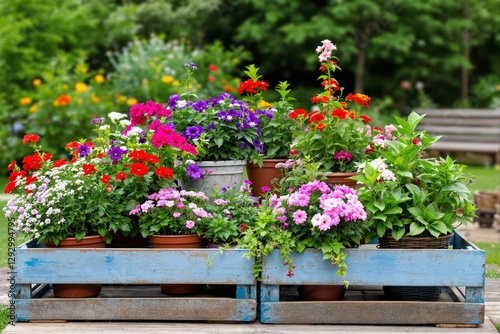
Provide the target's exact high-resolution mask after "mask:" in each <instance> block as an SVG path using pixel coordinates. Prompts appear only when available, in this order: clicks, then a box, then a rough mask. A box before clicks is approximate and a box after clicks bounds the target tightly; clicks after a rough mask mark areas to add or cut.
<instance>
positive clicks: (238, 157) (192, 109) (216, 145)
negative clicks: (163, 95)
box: [167, 63, 263, 195]
mask: <svg viewBox="0 0 500 334" xmlns="http://www.w3.org/2000/svg"><path fill="white" fill-rule="evenodd" d="M185 69H186V71H187V74H188V78H187V80H186V81H185V86H186V92H185V93H183V94H179V95H172V96H171V97H170V99H169V101H168V103H167V106H168V108H169V110H171V111H172V113H171V115H170V116H169V122H171V123H172V124H173V125H174V126H175V129H176V131H178V132H180V133H182V134H183V135H184V136H185V137H186V138H187V139H188V142H190V143H192V144H193V145H195V146H196V148H197V150H198V155H197V156H196V164H197V166H199V167H200V168H201V169H202V170H203V172H202V174H201V175H202V176H203V178H206V179H207V180H202V179H199V180H198V181H194V182H188V183H187V184H185V187H187V188H192V189H195V190H201V189H202V187H204V188H203V189H204V191H205V192H206V193H207V195H209V194H210V192H211V191H212V187H213V186H214V185H218V186H219V187H224V186H230V185H232V184H233V183H234V182H236V184H237V186H238V187H239V186H240V185H241V182H242V180H243V173H244V170H245V165H246V163H247V160H248V158H249V157H250V156H251V155H252V154H253V153H254V152H256V151H258V152H262V151H263V145H262V142H261V141H260V139H259V136H260V133H261V132H260V131H261V129H260V125H259V118H258V117H257V116H256V115H255V114H254V113H253V112H252V111H251V110H250V108H249V106H248V104H247V103H246V102H244V101H241V100H238V99H236V98H235V97H234V96H232V95H230V94H229V93H226V92H224V93H221V94H220V95H219V96H217V97H212V98H209V99H207V100H200V99H198V98H197V97H196V96H195V95H194V94H192V93H191V91H190V87H191V82H192V75H193V73H194V72H195V70H196V69H197V68H196V65H195V64H194V63H189V64H185Z"/></svg>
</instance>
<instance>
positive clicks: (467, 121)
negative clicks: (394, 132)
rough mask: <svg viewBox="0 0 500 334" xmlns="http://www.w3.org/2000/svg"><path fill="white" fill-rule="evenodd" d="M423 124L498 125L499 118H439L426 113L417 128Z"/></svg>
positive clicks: (499, 123) (499, 124)
mask: <svg viewBox="0 0 500 334" xmlns="http://www.w3.org/2000/svg"><path fill="white" fill-rule="evenodd" d="M424 125H436V126H437V125H441V126H442V125H451V126H473V127H498V126H500V118H498V119H497V118H476V117H473V118H455V117H450V118H440V117H432V115H427V116H426V117H425V118H424V119H422V121H421V122H420V124H419V128H421V127H422V126H424Z"/></svg>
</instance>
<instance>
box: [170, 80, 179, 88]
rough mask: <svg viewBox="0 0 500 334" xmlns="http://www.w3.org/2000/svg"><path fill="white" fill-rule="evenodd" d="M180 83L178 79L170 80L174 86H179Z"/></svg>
mask: <svg viewBox="0 0 500 334" xmlns="http://www.w3.org/2000/svg"><path fill="white" fill-rule="evenodd" d="M180 85H181V83H180V81H179V80H174V81H173V82H172V86H174V87H179V86H180Z"/></svg>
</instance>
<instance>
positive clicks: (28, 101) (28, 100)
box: [19, 97, 32, 106]
mask: <svg viewBox="0 0 500 334" xmlns="http://www.w3.org/2000/svg"><path fill="white" fill-rule="evenodd" d="M31 101H32V99H31V97H23V98H21V99H20V100H19V103H20V104H21V105H22V106H27V105H29V104H31Z"/></svg>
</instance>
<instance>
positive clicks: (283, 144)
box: [238, 64, 295, 164]
mask: <svg viewBox="0 0 500 334" xmlns="http://www.w3.org/2000/svg"><path fill="white" fill-rule="evenodd" d="M246 69H247V70H246V71H244V73H245V74H246V75H247V76H248V77H249V79H247V80H246V81H244V82H242V83H241V84H240V86H239V88H238V90H239V93H240V94H246V97H244V98H243V100H244V101H246V102H247V103H248V105H249V106H250V108H251V109H252V110H255V114H256V115H257V116H258V117H259V126H260V129H261V132H262V134H261V135H260V141H261V142H262V144H263V145H264V152H261V153H257V154H255V155H254V156H252V157H251V158H250V161H251V162H253V163H258V164H262V159H283V158H286V157H288V155H289V152H290V145H291V143H292V135H293V132H292V129H293V126H294V125H295V122H294V120H292V119H291V118H290V117H288V114H289V113H290V112H292V111H293V109H294V108H293V104H292V102H293V101H295V98H293V97H291V96H289V94H290V91H291V90H290V89H289V86H290V85H289V84H288V82H286V81H284V82H280V83H279V84H278V85H277V86H276V88H275V91H276V92H277V93H278V97H279V100H278V101H274V102H267V101H265V100H264V98H263V96H262V95H263V92H264V91H266V90H267V86H268V85H269V84H268V83H267V82H266V81H264V80H261V77H262V76H261V75H259V74H258V71H259V68H257V67H255V65H253V64H251V65H248V66H247V67H246Z"/></svg>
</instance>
